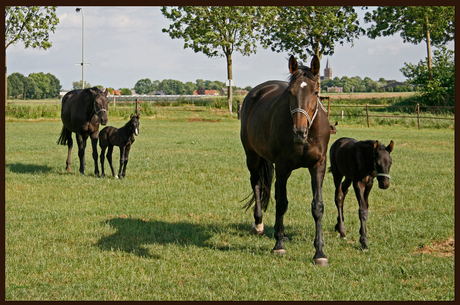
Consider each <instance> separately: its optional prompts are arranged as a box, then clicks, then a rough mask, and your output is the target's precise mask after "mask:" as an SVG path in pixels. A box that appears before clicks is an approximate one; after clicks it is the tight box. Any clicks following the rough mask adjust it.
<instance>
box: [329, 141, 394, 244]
mask: <svg viewBox="0 0 460 305" xmlns="http://www.w3.org/2000/svg"><path fill="white" fill-rule="evenodd" d="M393 145H394V144H393V141H391V142H390V144H389V145H388V146H387V147H385V146H384V145H383V144H381V143H379V142H378V141H372V140H369V141H357V140H355V139H350V138H340V139H338V140H337V141H335V142H334V144H332V146H331V149H330V152H329V155H330V158H331V167H330V168H329V171H330V172H332V175H333V176H334V185H335V205H336V206H337V210H338V216H337V224H336V226H335V230H336V231H337V232H339V233H340V237H345V226H344V224H343V201H344V200H345V196H346V195H347V193H348V187H349V186H350V185H351V184H352V183H353V188H354V190H355V194H356V198H357V199H358V203H359V220H360V221H361V229H360V230H359V233H360V234H361V238H360V240H359V241H360V242H361V245H362V247H363V249H367V236H366V220H367V216H368V207H369V201H368V197H369V192H370V191H371V189H372V185H373V181H374V178H375V177H377V181H378V182H379V187H380V188H381V189H387V188H388V187H389V186H390V166H391V163H392V160H391V157H390V153H391V152H392V151H393ZM344 176H345V180H344V181H343V182H342V179H343V177H344Z"/></svg>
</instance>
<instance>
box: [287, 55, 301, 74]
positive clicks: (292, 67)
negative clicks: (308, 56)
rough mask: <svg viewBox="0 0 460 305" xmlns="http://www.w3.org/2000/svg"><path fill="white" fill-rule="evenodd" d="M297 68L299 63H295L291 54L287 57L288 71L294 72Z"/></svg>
mask: <svg viewBox="0 0 460 305" xmlns="http://www.w3.org/2000/svg"><path fill="white" fill-rule="evenodd" d="M298 68H299V64H298V63H297V60H296V59H295V57H294V55H291V57H289V72H291V74H294V73H295V71H297V69H298Z"/></svg>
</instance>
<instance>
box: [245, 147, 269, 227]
mask: <svg viewBox="0 0 460 305" xmlns="http://www.w3.org/2000/svg"><path fill="white" fill-rule="evenodd" d="M246 163H247V165H248V169H249V172H250V174H251V188H252V191H253V193H254V195H253V196H254V197H253V199H252V200H253V201H254V223H253V224H252V228H251V234H255V235H262V234H263V233H264V231H265V229H264V223H263V221H262V218H263V213H262V207H261V201H260V194H261V189H262V181H261V177H260V166H261V163H262V162H261V158H260V157H259V156H257V157H253V158H250V157H249V156H247V159H246ZM252 200H251V201H252Z"/></svg>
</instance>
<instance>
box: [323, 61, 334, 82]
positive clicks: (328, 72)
mask: <svg viewBox="0 0 460 305" xmlns="http://www.w3.org/2000/svg"><path fill="white" fill-rule="evenodd" d="M324 79H332V69H331V66H330V65H329V58H328V59H327V62H326V68H325V69H324Z"/></svg>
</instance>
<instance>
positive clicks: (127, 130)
mask: <svg viewBox="0 0 460 305" xmlns="http://www.w3.org/2000/svg"><path fill="white" fill-rule="evenodd" d="M140 118H141V116H140V115H139V114H138V115H132V114H131V117H130V119H129V121H128V123H126V124H125V126H123V127H121V128H115V127H112V126H107V127H105V128H104V129H102V130H101V132H100V133H99V146H100V147H101V170H102V177H105V173H104V160H105V159H104V154H105V150H106V149H107V147H108V148H109V150H108V151H107V160H108V161H109V165H110V169H111V170H112V174H113V176H114V177H116V178H118V177H120V178H124V177H125V174H126V165H127V164H128V157H129V151H130V150H131V145H132V144H133V143H134V140H135V139H134V136H135V135H136V136H137V135H139V119H140ZM114 145H115V146H118V147H120V169H119V170H118V176H117V175H115V170H114V169H113V164H112V152H113V146H114ZM122 169H123V172H122Z"/></svg>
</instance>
